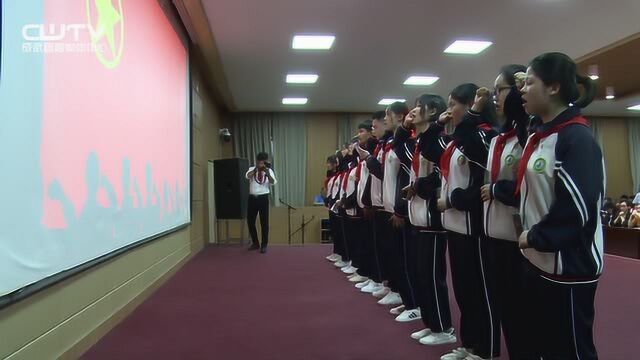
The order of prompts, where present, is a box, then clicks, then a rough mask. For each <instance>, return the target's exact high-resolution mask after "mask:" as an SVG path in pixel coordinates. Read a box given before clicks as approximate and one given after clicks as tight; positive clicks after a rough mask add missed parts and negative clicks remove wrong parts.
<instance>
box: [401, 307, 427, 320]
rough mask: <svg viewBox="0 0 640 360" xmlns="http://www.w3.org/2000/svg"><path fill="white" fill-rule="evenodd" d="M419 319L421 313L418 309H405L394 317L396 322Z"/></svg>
mask: <svg viewBox="0 0 640 360" xmlns="http://www.w3.org/2000/svg"><path fill="white" fill-rule="evenodd" d="M420 319H422V314H421V313H420V309H413V310H405V311H403V312H402V314H400V315H398V317H396V321H398V322H409V321H414V320H420Z"/></svg>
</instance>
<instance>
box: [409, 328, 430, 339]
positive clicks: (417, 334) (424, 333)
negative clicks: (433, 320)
mask: <svg viewBox="0 0 640 360" xmlns="http://www.w3.org/2000/svg"><path fill="white" fill-rule="evenodd" d="M429 335H431V329H422V330H420V331H416V332H414V333H412V334H411V338H412V339H414V340H420V339H422V338H423V337H425V336H429Z"/></svg>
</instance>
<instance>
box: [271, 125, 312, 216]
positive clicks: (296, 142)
mask: <svg viewBox="0 0 640 360" xmlns="http://www.w3.org/2000/svg"><path fill="white" fill-rule="evenodd" d="M272 126H273V148H274V154H273V166H274V169H275V171H276V174H277V175H278V176H279V178H278V185H276V195H277V196H278V199H280V198H282V200H284V201H285V202H287V203H289V204H291V205H293V206H304V203H305V187H306V183H307V179H306V173H307V171H306V169H307V122H306V121H305V119H304V114H300V113H277V114H274V117H273V125H272Z"/></svg>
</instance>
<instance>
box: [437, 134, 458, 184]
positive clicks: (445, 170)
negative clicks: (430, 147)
mask: <svg viewBox="0 0 640 360" xmlns="http://www.w3.org/2000/svg"><path fill="white" fill-rule="evenodd" d="M455 151H456V141H455V140H452V141H451V142H450V143H449V145H448V146H447V148H446V149H445V150H444V152H443V153H442V156H441V157H440V172H441V173H442V177H443V178H444V179H445V180H448V178H449V165H450V164H451V157H452V156H453V153H454V152H455Z"/></svg>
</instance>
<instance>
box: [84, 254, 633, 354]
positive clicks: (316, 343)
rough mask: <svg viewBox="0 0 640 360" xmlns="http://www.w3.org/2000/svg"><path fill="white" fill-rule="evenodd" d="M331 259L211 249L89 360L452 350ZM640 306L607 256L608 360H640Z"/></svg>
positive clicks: (604, 335)
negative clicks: (424, 335) (417, 335)
mask: <svg viewBox="0 0 640 360" xmlns="http://www.w3.org/2000/svg"><path fill="white" fill-rule="evenodd" d="M330 250H331V247H330V246H328V245H308V246H304V247H302V246H291V247H289V246H272V247H270V248H269V252H268V253H267V254H265V255H261V254H258V253H257V252H253V251H252V252H248V251H247V250H245V249H241V248H239V247H233V246H229V247H217V246H211V247H209V248H207V249H205V250H204V251H203V252H202V253H200V254H198V255H197V256H196V257H195V258H194V259H193V260H191V261H190V262H189V263H188V264H186V265H185V266H184V267H183V268H182V269H181V270H180V271H179V272H178V273H177V274H176V275H175V276H174V277H173V278H171V279H170V280H169V281H168V282H167V283H166V284H165V285H164V286H162V287H161V288H160V289H159V290H158V291H157V292H156V293H155V294H153V295H152V296H151V297H150V298H149V299H148V300H147V301H145V302H144V303H143V304H142V305H141V306H140V307H139V308H138V309H136V310H135V311H134V312H133V313H132V314H131V316H129V317H128V318H127V319H125V320H124V321H123V322H122V323H121V324H119V325H118V326H117V327H116V328H115V329H114V330H113V331H111V332H110V333H109V334H108V335H107V336H105V337H104V338H103V339H102V340H101V341H100V342H99V343H98V344H96V345H95V346H94V347H93V348H92V349H90V350H89V351H88V352H87V353H86V354H85V355H84V356H83V358H86V359H149V358H153V359H224V360H235V359H250V360H253V359H274V360H275V359H278V360H287V359H296V360H303V359H304V360H311V359H318V360H326V359H332V360H337V359H344V360H347V359H367V360H402V359H439V356H440V355H441V354H442V353H444V352H446V351H447V350H448V349H449V348H450V347H451V346H450V345H447V346H439V347H428V346H424V345H420V344H419V343H417V342H416V341H415V340H412V339H410V338H409V335H410V334H411V332H413V331H416V330H419V329H420V328H421V325H422V323H421V322H420V321H417V322H412V323H404V324H401V323H397V322H395V321H394V319H393V316H392V315H390V314H389V312H388V308H387V307H384V306H380V305H378V304H376V301H375V299H374V298H373V297H371V296H370V295H366V294H363V293H361V292H359V291H358V290H357V289H356V288H355V287H353V285H352V284H351V283H349V282H348V281H347V280H346V278H345V276H344V274H342V273H341V272H339V271H338V270H337V269H336V268H335V267H334V266H331V264H330V263H329V262H328V261H326V260H325V259H324V256H325V255H327V254H328V253H329V252H330ZM450 290H451V289H450ZM453 299H454V298H453V295H451V296H450V300H451V302H452V303H453V305H452V311H453V312H454V314H453V316H454V319H455V322H456V325H457V321H458V309H457V307H456V306H455V301H454V300H453ZM639 305H640V261H638V260H633V259H627V258H621V257H617V256H610V255H607V256H606V258H605V273H604V275H603V277H602V279H601V281H600V285H599V288H598V293H597V300H596V306H597V311H596V322H595V336H596V345H597V348H598V354H599V357H600V358H601V359H631V358H635V357H636V356H635V354H636V353H637V350H636V349H637V347H638V344H640V331H639V330H638V327H639V326H640V311H639ZM505 355H506V350H504V346H503V356H502V358H503V359H506V358H507V357H506V356H505Z"/></svg>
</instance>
